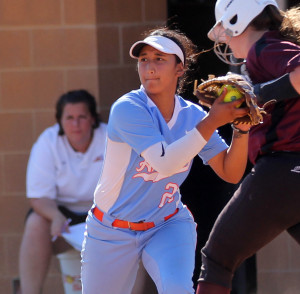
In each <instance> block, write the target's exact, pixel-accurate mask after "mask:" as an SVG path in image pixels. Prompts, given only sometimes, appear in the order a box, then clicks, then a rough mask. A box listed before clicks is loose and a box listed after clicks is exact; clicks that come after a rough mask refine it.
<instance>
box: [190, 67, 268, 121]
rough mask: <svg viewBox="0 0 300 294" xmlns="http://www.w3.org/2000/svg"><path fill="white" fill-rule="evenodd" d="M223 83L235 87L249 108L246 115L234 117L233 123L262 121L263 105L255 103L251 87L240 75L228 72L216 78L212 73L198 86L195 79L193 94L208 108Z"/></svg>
mask: <svg viewBox="0 0 300 294" xmlns="http://www.w3.org/2000/svg"><path fill="white" fill-rule="evenodd" d="M223 85H231V86H234V87H236V88H237V90H238V91H239V92H241V93H242V94H243V96H244V97H245V102H246V106H247V107H248V108H249V113H248V114H247V115H246V116H243V117H239V118H236V119H235V120H234V121H233V124H239V123H243V124H249V125H257V124H259V123H262V122H263V114H266V112H265V110H264V107H265V105H264V106H263V107H262V108H261V107H259V106H258V105H257V104H256V101H257V99H256V96H255V94H254V92H253V87H252V85H251V83H250V82H248V81H247V80H246V78H244V77H243V76H242V75H239V74H234V73H228V74H227V75H226V76H220V77H217V78H215V77H214V75H209V77H208V80H207V81H202V83H201V84H200V85H198V86H197V81H195V85H194V95H195V96H196V97H197V98H198V100H199V103H200V104H202V105H204V106H206V107H208V108H210V107H211V106H212V104H213V103H214V102H215V100H216V98H218V97H219V96H220V94H219V93H220V90H221V87H222V86H223Z"/></svg>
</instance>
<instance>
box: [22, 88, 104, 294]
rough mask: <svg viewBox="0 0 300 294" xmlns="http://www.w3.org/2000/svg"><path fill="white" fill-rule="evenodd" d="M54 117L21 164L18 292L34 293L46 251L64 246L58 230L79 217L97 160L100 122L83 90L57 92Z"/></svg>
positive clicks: (93, 103)
mask: <svg viewBox="0 0 300 294" xmlns="http://www.w3.org/2000/svg"><path fill="white" fill-rule="evenodd" d="M56 120H57V123H56V124H55V125H53V126H51V127H49V128H47V129H46V130H45V131H44V132H43V133H42V134H41V135H40V137H39V138H38V140H37V141H36V143H35V144H34V145H33V148H32V150H31V154H30V158H29V162H28V167H27V183H26V189H27V197H28V198H29V200H30V205H31V209H30V211H29V213H28V215H27V218H26V224H25V231H24V235H23V240H22V243H21V248H20V260H19V264H20V280H21V292H22V294H40V293H41V291H42V287H43V283H44V281H45V278H46V274H47V271H48V267H49V264H50V260H51V257H52V254H53V253H55V254H56V253H60V252H63V251H65V250H66V249H69V247H70V246H69V245H68V244H67V243H66V242H65V241H64V239H63V238H62V237H60V236H61V233H62V232H63V231H67V230H68V225H74V224H78V223H81V222H84V221H85V219H86V216H87V212H88V210H89V209H90V207H91V205H92V201H93V194H94V190H95V187H96V184H97V181H98V178H99V172H100V170H101V167H102V163H103V154H104V149H105V140H106V124H105V123H102V122H101V121H100V118H99V115H98V113H97V110H96V101H95V98H94V97H93V96H92V95H91V94H90V93H89V92H87V91H86V90H75V91H70V92H67V93H65V94H63V95H62V96H61V97H60V98H59V99H58V101H57V104H56ZM68 220H70V223H69V224H68Z"/></svg>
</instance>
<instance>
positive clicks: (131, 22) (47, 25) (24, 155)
mask: <svg viewBox="0 0 300 294" xmlns="http://www.w3.org/2000/svg"><path fill="white" fill-rule="evenodd" d="M165 19H166V2H165V1H159V0H150V1H149V0H126V1H119V0H101V1H100V0H84V1H82V0H51V1H50V0H0V40H1V50H0V216H1V222H0V260H1V262H0V289H1V291H0V292H1V293H12V289H11V280H12V279H13V278H14V277H16V276H18V254H19V246H20V241H21V237H22V233H23V225H24V217H25V214H26V212H27V210H28V207H29V206H28V202H27V201H26V198H25V173H26V165H27V160H28V155H29V152H30V149H31V146H32V144H33V142H34V141H35V140H36V138H37V137H38V135H39V134H40V133H41V131H42V130H44V129H45V128H46V127H47V126H49V125H50V124H52V123H54V105H55V102H56V100H57V98H58V97H59V95H60V94H62V93H63V92H66V91H68V90H71V89H78V88H85V89H87V90H89V91H90V92H91V93H92V94H94V95H95V96H96V98H97V100H98V102H99V106H100V111H101V113H102V114H103V118H104V120H106V118H107V115H108V111H109V108H110V105H111V104H112V102H113V101H114V100H115V99H116V98H117V97H118V96H120V95H121V94H122V93H124V92H125V91H128V90H130V89H131V88H133V87H137V86H138V84H139V83H138V79H137V75H136V74H135V72H134V66H135V65H134V62H133V61H132V60H130V58H129V57H128V49H129V46H130V43H132V41H134V40H136V39H137V38H138V37H139V34H140V33H141V32H142V31H143V30H144V29H145V28H146V27H153V26H156V25H160V24H163V22H164V21H165ZM99 77H100V79H99ZM33 246H34V244H33ZM50 293H51V294H53V293H57V294H60V293H63V288H62V283H61V278H60V273H59V266H58V262H57V260H56V258H53V260H52V264H51V268H50V272H49V275H48V277H47V281H46V287H45V291H44V294H50Z"/></svg>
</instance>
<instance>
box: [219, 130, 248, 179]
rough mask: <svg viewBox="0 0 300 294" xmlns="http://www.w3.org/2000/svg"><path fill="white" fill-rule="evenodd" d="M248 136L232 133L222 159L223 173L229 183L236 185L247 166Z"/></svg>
mask: <svg viewBox="0 0 300 294" xmlns="http://www.w3.org/2000/svg"><path fill="white" fill-rule="evenodd" d="M248 139H249V135H248V134H241V133H239V132H237V131H233V135H232V142H231V145H230V147H229V148H228V150H227V153H226V155H225V158H224V171H225V174H226V175H227V176H229V177H230V181H231V182H233V183H238V182H239V181H240V180H241V178H242V176H243V174H244V172H245V169H246V166H247V160H248Z"/></svg>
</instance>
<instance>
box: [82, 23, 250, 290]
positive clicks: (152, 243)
mask: <svg viewBox="0 0 300 294" xmlns="http://www.w3.org/2000/svg"><path fill="white" fill-rule="evenodd" d="M130 55H131V57H133V58H136V59H137V60H138V73H139V77H140V81H141V84H142V85H141V87H140V89H138V90H134V91H131V92H130V93H127V94H125V95H124V96H122V97H121V98H119V99H118V100H117V101H116V102H115V103H114V104H113V106H112V108H111V112H110V117H109V122H108V130H107V132H108V138H107V146H106V155H105V162H104V166H103V169H102V172H101V177H100V180H99V182H98V185H97V187H96V190H95V195H94V206H93V207H92V209H91V210H90V212H89V215H88V218H87V230H86V234H85V240H84V244H83V250H82V283H83V293H84V294H96V293H101V294H130V293H131V290H132V287H133V285H134V281H135V278H136V274H137V270H138V265H139V261H140V260H142V262H143V264H144V267H145V269H146V270H147V272H148V273H149V274H150V276H151V277H152V279H153V280H154V282H155V284H156V287H157V289H158V292H159V293H164V294H166V293H172V294H184V293H194V290H193V283H192V275H193V270H194V258H195V246H196V244H195V243H196V224H195V223H194V221H193V217H192V215H191V214H190V212H189V211H188V209H187V208H186V207H185V206H184V205H183V204H182V202H181V196H180V191H179V187H180V185H181V183H182V182H183V181H184V179H185V178H186V176H187V174H188V172H189V170H190V166H191V162H192V160H193V158H194V157H195V156H196V155H197V154H199V156H200V157H201V158H202V160H203V162H205V163H207V164H209V165H210V166H211V167H212V168H213V169H214V171H215V172H216V173H217V174H218V175H219V176H220V177H221V178H223V179H224V180H226V181H229V182H234V183H236V182H238V181H239V180H240V178H241V177H242V175H243V173H244V169H245V166H246V162H247V145H248V135H247V134H246V133H247V132H246V131H247V129H248V128H249V127H248V126H238V128H240V129H241V130H243V132H242V133H239V132H238V128H237V130H234V131H233V132H234V133H233V139H232V142H231V146H230V147H229V148H228V146H227V145H226V143H225V142H224V141H223V140H222V138H221V137H220V136H219V135H218V133H217V132H216V129H217V128H218V127H219V126H221V125H224V124H226V123H228V122H230V121H232V120H233V119H234V118H236V117H241V116H244V115H245V114H246V113H247V110H246V109H242V108H239V109H238V108H236V107H235V106H236V105H237V103H239V102H238V101H237V103H236V102H231V103H223V97H224V95H225V93H224V95H222V96H221V97H220V98H219V99H218V100H217V101H216V103H215V104H214V105H213V107H212V108H211V110H210V112H209V113H208V114H207V113H206V112H204V111H203V109H202V108H201V107H200V106H199V105H195V104H193V103H191V102H188V101H185V100H184V99H183V98H182V97H180V96H179V95H177V94H176V92H177V93H178V91H179V90H180V87H181V85H182V83H183V82H184V80H185V76H186V70H187V69H188V67H189V65H190V64H191V63H192V62H194V61H195V50H194V45H193V44H192V43H191V41H190V40H189V39H188V38H187V37H186V36H184V35H183V34H182V33H180V32H177V31H173V30H169V29H167V28H161V29H158V30H155V31H152V32H150V33H149V34H148V36H147V37H146V38H145V39H144V40H143V41H139V42H136V43H135V44H133V46H132V47H131V49H130Z"/></svg>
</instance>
